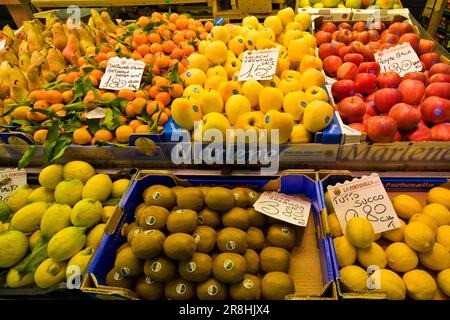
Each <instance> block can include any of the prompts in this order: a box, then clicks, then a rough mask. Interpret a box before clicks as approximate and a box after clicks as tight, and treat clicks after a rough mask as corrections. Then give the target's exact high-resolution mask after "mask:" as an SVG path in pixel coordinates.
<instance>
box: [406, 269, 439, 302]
mask: <svg viewBox="0 0 450 320" xmlns="http://www.w3.org/2000/svg"><path fill="white" fill-rule="evenodd" d="M403 282H404V283H405V286H406V292H407V293H408V297H410V298H411V299H414V300H433V298H434V295H435V294H436V290H437V286H436V282H435V281H434V279H433V277H432V276H430V274H429V273H428V272H426V271H424V270H419V269H416V270H411V271H408V272H407V273H405V274H404V275H403Z"/></svg>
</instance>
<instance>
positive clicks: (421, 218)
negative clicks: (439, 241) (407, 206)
mask: <svg viewBox="0 0 450 320" xmlns="http://www.w3.org/2000/svg"><path fill="white" fill-rule="evenodd" d="M416 221H417V222H422V223H425V224H426V225H427V226H429V227H430V228H431V230H433V232H436V231H437V228H438V223H437V221H436V219H435V218H433V217H432V216H429V215H427V214H423V213H416V214H415V215H413V216H412V217H411V218H410V219H409V223H411V222H416Z"/></svg>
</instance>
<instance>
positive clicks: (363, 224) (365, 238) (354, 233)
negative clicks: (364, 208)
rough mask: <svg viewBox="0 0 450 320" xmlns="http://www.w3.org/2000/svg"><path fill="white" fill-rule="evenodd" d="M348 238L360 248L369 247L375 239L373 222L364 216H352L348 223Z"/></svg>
mask: <svg viewBox="0 0 450 320" xmlns="http://www.w3.org/2000/svg"><path fill="white" fill-rule="evenodd" d="M345 234H346V236H347V238H348V240H349V241H350V242H351V243H352V244H353V245H354V246H355V247H358V248H363V249H364V248H368V247H370V245H371V244H372V242H373V241H374V239H375V233H374V231H373V227H372V224H371V223H370V222H369V220H367V219H364V218H352V219H350V221H349V222H348V223H347V226H346V232H345Z"/></svg>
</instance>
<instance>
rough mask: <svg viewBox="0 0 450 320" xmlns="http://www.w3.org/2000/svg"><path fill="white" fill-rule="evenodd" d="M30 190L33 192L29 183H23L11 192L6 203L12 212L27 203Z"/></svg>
mask: <svg viewBox="0 0 450 320" xmlns="http://www.w3.org/2000/svg"><path fill="white" fill-rule="evenodd" d="M31 192H33V189H31V188H30V186H29V185H27V184H26V185H23V186H21V187H20V188H18V189H17V190H15V191H13V193H11V195H10V196H9V198H8V200H7V201H6V204H7V205H8V207H9V208H10V209H11V211H12V212H17V211H19V209H21V208H23V207H25V206H26V205H27V203H28V202H27V199H28V196H29V195H30V194H31Z"/></svg>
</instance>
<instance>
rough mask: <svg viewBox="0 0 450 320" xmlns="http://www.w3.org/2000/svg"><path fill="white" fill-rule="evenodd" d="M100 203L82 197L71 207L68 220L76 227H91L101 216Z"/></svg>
mask: <svg viewBox="0 0 450 320" xmlns="http://www.w3.org/2000/svg"><path fill="white" fill-rule="evenodd" d="M102 213H103V210H102V204H101V203H100V202H99V201H97V200H95V199H90V198H88V199H83V200H80V201H78V202H77V204H76V205H75V206H74V207H73V208H72V212H71V214H70V220H71V221H72V224H73V225H74V226H76V227H86V228H89V227H92V226H93V225H94V224H96V223H97V222H98V221H99V220H100V219H101V217H102Z"/></svg>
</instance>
